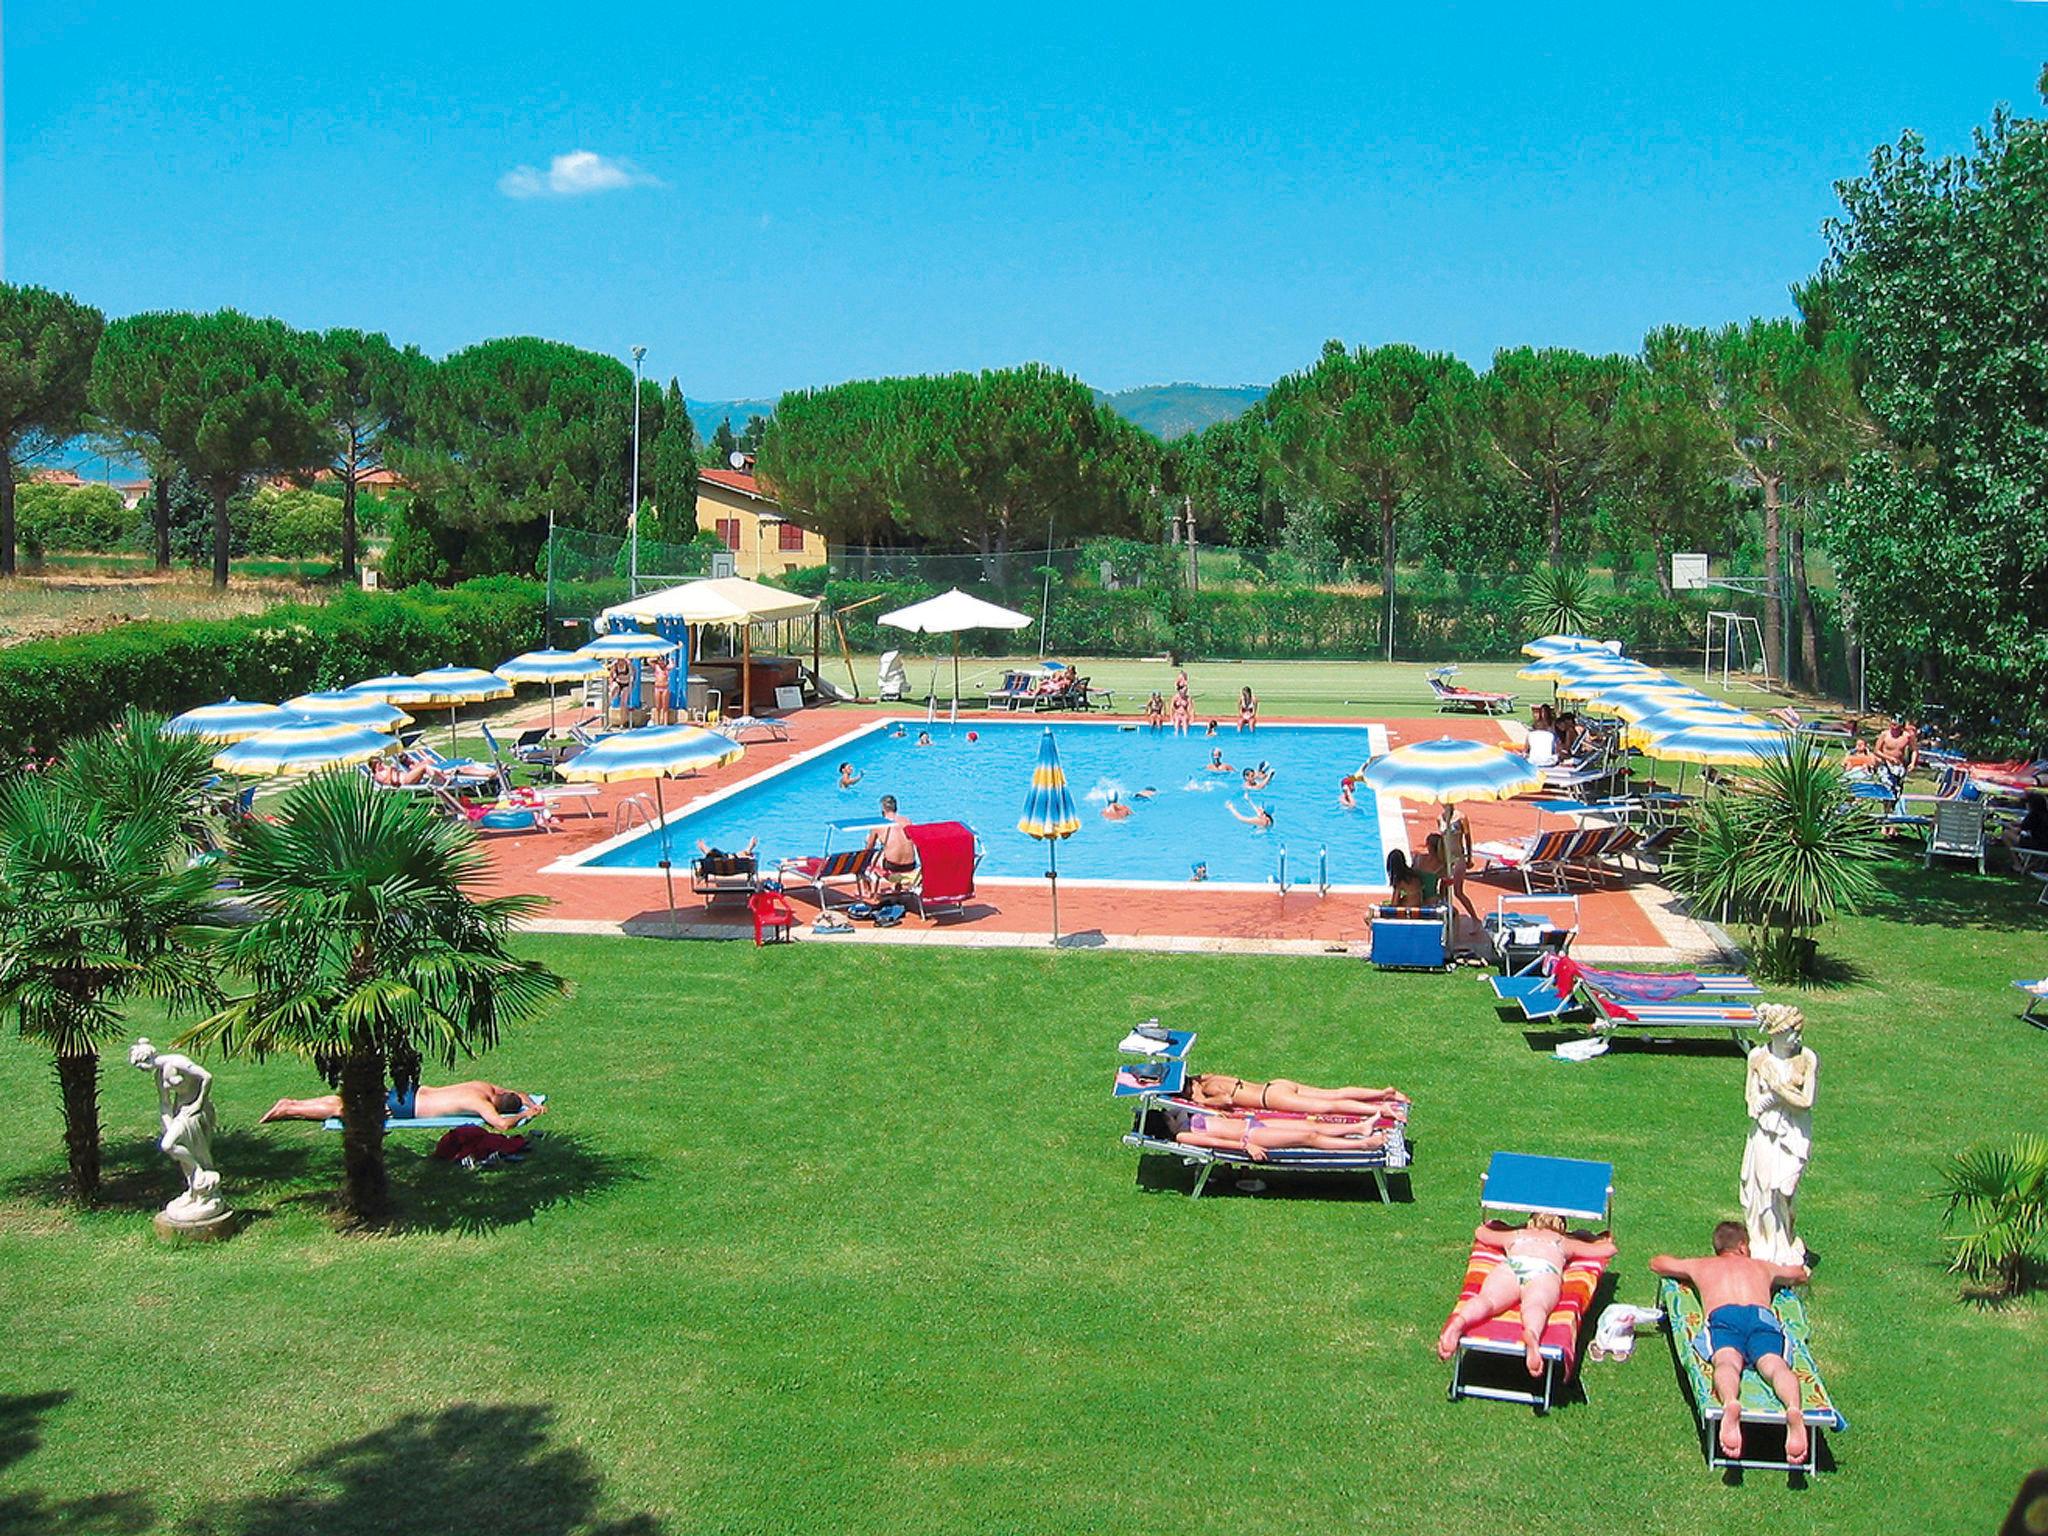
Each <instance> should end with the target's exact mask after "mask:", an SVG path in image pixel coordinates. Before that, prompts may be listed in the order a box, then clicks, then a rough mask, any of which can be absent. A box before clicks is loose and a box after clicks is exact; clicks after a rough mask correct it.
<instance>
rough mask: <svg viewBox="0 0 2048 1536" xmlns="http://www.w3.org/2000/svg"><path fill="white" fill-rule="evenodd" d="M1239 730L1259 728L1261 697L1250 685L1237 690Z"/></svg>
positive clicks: (1247, 684)
mask: <svg viewBox="0 0 2048 1536" xmlns="http://www.w3.org/2000/svg"><path fill="white" fill-rule="evenodd" d="M1237 728H1238V729H1239V730H1240V731H1256V730H1257V729H1258V728H1259V696H1258V695H1257V694H1255V693H1253V692H1252V685H1251V684H1250V683H1246V684H1245V685H1244V686H1243V687H1242V688H1240V689H1238V690H1237Z"/></svg>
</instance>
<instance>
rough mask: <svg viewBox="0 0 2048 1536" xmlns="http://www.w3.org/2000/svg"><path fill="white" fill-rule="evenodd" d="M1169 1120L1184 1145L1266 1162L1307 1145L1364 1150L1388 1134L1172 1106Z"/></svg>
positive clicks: (1382, 1141)
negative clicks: (1241, 1155) (1276, 1155)
mask: <svg viewBox="0 0 2048 1536" xmlns="http://www.w3.org/2000/svg"><path fill="white" fill-rule="evenodd" d="M1166 1123H1167V1125H1168V1126H1170V1127H1171V1128H1172V1130H1173V1139H1174V1140H1175V1141H1177V1142H1179V1143H1180V1144H1181V1145H1182V1146H1184V1147H1210V1148H1213V1149H1214V1150H1216V1151H1218V1152H1242V1153H1244V1154H1245V1156H1247V1157H1249V1158H1251V1159H1252V1161H1253V1162H1258V1163H1263V1162H1265V1161H1266V1158H1267V1154H1269V1153H1271V1152H1276V1151H1280V1150H1283V1149H1286V1148H1299V1147H1307V1148H1312V1149H1314V1150H1315V1151H1318V1152H1363V1151H1368V1150H1370V1149H1371V1148H1373V1147H1383V1146H1385V1145H1386V1144H1387V1133H1386V1132H1385V1131H1382V1130H1378V1129H1376V1128H1374V1127H1372V1126H1369V1125H1350V1126H1333V1125H1326V1124H1319V1123H1317V1122H1314V1121H1309V1120H1282V1121H1267V1120H1261V1119H1259V1117H1258V1116H1256V1115H1219V1114H1215V1113H1213V1112H1209V1111H1204V1110H1199V1109H1183V1108H1178V1107H1175V1108H1170V1109H1169V1110H1168V1111H1167V1116H1166Z"/></svg>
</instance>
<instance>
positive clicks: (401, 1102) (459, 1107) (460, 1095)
mask: <svg viewBox="0 0 2048 1536" xmlns="http://www.w3.org/2000/svg"><path fill="white" fill-rule="evenodd" d="M546 1110H547V1105H545V1104H543V1103H541V1101H540V1100H538V1099H536V1098H535V1097H534V1096H533V1095H532V1094H530V1093H521V1092H520V1091H519V1090H518V1089H516V1088H501V1087H499V1086H498V1085H497V1084H496V1083H486V1082H472V1083H450V1084H449V1085H448V1086H447V1087H445V1088H429V1087H428V1086H427V1085H426V1084H424V1083H422V1084H420V1085H419V1087H417V1088H411V1089H402V1088H393V1089H390V1090H388V1091H387V1092H386V1093H385V1095H384V1113H385V1115H386V1117H387V1118H389V1119H392V1120H432V1119H436V1118H438V1117H440V1116H442V1115H475V1116H476V1117H477V1119H479V1120H481V1121H483V1123H484V1124H485V1125H488V1126H489V1127H490V1128H491V1129H492V1130H494V1131H509V1130H511V1129H512V1128H513V1127H514V1126H518V1125H523V1124H524V1123H525V1122H527V1121H528V1120H531V1119H532V1118H533V1117H534V1116H535V1115H538V1114H542V1113H545V1112H546ZM340 1113H341V1095H340V1094H338V1093H323V1094H321V1095H320V1096H319V1097H318V1098H317V1099H279V1100H278V1101H277V1102H276V1103H275V1104H273V1105H271V1106H270V1110H269V1112H268V1113H267V1114H265V1115H264V1117H263V1118H262V1119H261V1120H259V1121H257V1122H256V1123H257V1124H258V1125H264V1124H267V1123H268V1122H270V1121H272V1120H332V1119H334V1118H335V1117H336V1116H337V1115H339V1114H340Z"/></svg>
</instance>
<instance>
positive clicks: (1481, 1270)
mask: <svg viewBox="0 0 2048 1536" xmlns="http://www.w3.org/2000/svg"><path fill="white" fill-rule="evenodd" d="M1502 1262H1504V1259H1503V1256H1502V1254H1501V1251H1500V1249H1498V1248H1489V1247H1488V1246H1487V1245H1486V1244H1484V1243H1480V1242H1474V1243H1473V1244H1472V1256H1471V1257H1470V1258H1469V1259H1467V1260H1466V1261H1465V1283H1464V1284H1463V1285H1462V1286H1460V1287H1459V1288H1458V1302H1459V1303H1461V1304H1462V1303H1464V1302H1467V1301H1470V1300H1471V1299H1472V1298H1473V1297H1474V1296H1477V1295H1478V1294H1479V1288H1480V1286H1482V1285H1484V1284H1485V1283H1486V1277H1487V1276H1488V1275H1490V1274H1492V1273H1493V1271H1494V1269H1495V1267H1496V1266H1497V1265H1499V1264H1501V1263H1502ZM1606 1273H1607V1261H1606V1260H1605V1259H1572V1260H1570V1261H1569V1262H1568V1263H1566V1265H1565V1267H1564V1290H1563V1292H1562V1293H1561V1294H1560V1295H1559V1297H1558V1299H1557V1306H1556V1307H1555V1308H1554V1309H1553V1310H1552V1312H1551V1314H1550V1322H1549V1325H1548V1326H1547V1327H1545V1328H1544V1330H1543V1342H1542V1344H1541V1345H1540V1346H1539V1348H1540V1350H1541V1352H1542V1354H1543V1358H1544V1359H1545V1360H1546V1361H1548V1362H1549V1366H1548V1368H1547V1369H1546V1370H1545V1371H1544V1373H1543V1381H1542V1386H1541V1388H1540V1391H1539V1390H1538V1389H1537V1386H1536V1383H1535V1382H1533V1381H1532V1382H1531V1383H1530V1388H1531V1390H1529V1391H1527V1392H1520V1391H1508V1390H1505V1389H1503V1388H1499V1387H1492V1386H1487V1385H1485V1384H1483V1383H1476V1382H1467V1381H1465V1380H1463V1376H1464V1366H1465V1352H1466V1351H1468V1350H1476V1351H1478V1352H1480V1353H1482V1354H1494V1355H1511V1356H1513V1357H1514V1361H1515V1369H1516V1370H1517V1371H1521V1370H1524V1369H1526V1367H1525V1366H1524V1365H1523V1364H1522V1313H1521V1310H1520V1309H1519V1308H1517V1307H1510V1308H1509V1309H1508V1310H1507V1311H1505V1312H1503V1313H1502V1314H1501V1315H1500V1316H1499V1317H1494V1318H1489V1319H1487V1321H1485V1322H1483V1323H1480V1324H1478V1325H1477V1326H1476V1327H1473V1328H1470V1329H1468V1330H1466V1332H1465V1335H1464V1337H1463V1338H1461V1339H1460V1340H1459V1341H1458V1368H1457V1370H1456V1371H1454V1372H1453V1373H1452V1376H1451V1397H1452V1398H1453V1399H1454V1400H1455V1399H1457V1398H1460V1397H1492V1398H1500V1399H1504V1400H1506V1401H1509V1402H1527V1403H1533V1404H1535V1405H1536V1407H1537V1408H1538V1409H1540V1410H1548V1409H1549V1408H1550V1406H1551V1404H1552V1403H1553V1402H1554V1401H1555V1400H1556V1391H1557V1388H1558V1387H1559V1386H1561V1385H1563V1383H1565V1382H1567V1381H1569V1380H1570V1379H1571V1376H1572V1373H1573V1372H1574V1371H1575V1370H1576V1369H1577V1368H1578V1362H1579V1334H1580V1332H1581V1330H1583V1329H1584V1327H1585V1324H1586V1314H1587V1313H1588V1312H1590V1311H1591V1310H1592V1307H1593V1293H1594V1292H1595V1291H1597V1290H1598V1289H1599V1288H1600V1277H1601V1276H1602V1275H1604V1274H1606Z"/></svg>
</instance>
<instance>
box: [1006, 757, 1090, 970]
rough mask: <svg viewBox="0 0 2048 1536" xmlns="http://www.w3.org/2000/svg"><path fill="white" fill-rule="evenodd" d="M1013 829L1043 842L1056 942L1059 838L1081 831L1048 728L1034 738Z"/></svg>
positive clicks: (1057, 933)
mask: <svg viewBox="0 0 2048 1536" xmlns="http://www.w3.org/2000/svg"><path fill="white" fill-rule="evenodd" d="M1017 830H1018V831H1019V832H1022V833H1023V834H1024V835H1025V836H1026V837H1035V838H1037V839H1038V840H1039V841H1040V842H1041V843H1044V844H1045V852H1046V858H1047V859H1048V861H1049V863H1048V866H1047V868H1046V871H1045V878H1046V879H1047V880H1049V881H1051V882H1052V943H1053V948H1055V949H1057V948H1059V943H1060V858H1059V847H1060V841H1061V839H1062V838H1068V837H1072V836H1073V835H1074V834H1075V833H1076V832H1078V831H1080V830H1081V813H1080V812H1079V811H1078V810H1076V809H1075V807H1074V797H1073V796H1072V795H1071V794H1069V793H1068V792H1067V772H1066V770H1065V769H1064V768H1062V767H1060V748H1059V743H1058V742H1056V741H1055V740H1053V734H1052V727H1051V726H1049V725H1048V726H1047V727H1046V728H1045V734H1044V735H1043V736H1041V737H1039V739H1038V763H1037V765H1036V766H1035V767H1034V768H1033V769H1032V770H1031V793H1030V794H1029V795H1027V796H1026V797H1025V800H1024V814H1023V815H1022V816H1020V817H1018V818H1017Z"/></svg>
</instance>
